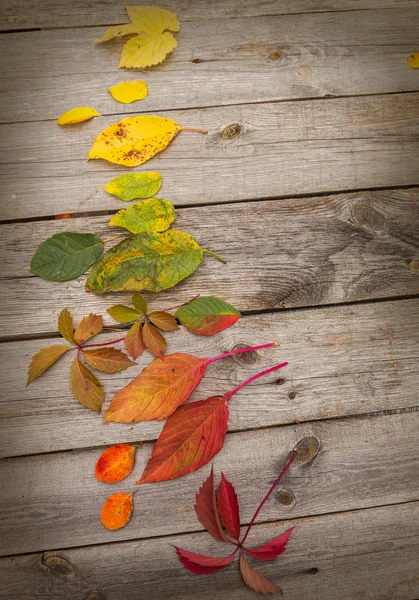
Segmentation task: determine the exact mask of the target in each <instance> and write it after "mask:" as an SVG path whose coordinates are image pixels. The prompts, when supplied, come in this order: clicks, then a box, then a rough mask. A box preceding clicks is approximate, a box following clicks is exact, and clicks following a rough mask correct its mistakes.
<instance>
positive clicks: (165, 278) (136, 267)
mask: <svg viewBox="0 0 419 600" xmlns="http://www.w3.org/2000/svg"><path fill="white" fill-rule="evenodd" d="M202 253H203V250H202V248H200V246H199V245H198V243H197V242H196V241H195V240H194V238H193V237H192V236H190V235H189V234H188V233H185V232H183V231H176V230H169V231H165V232H164V233H160V234H157V233H150V232H144V233H137V234H136V235H133V236H132V237H130V238H128V239H126V240H123V241H122V242H120V243H119V244H117V245H116V246H114V247H113V248H111V249H110V250H108V251H107V252H105V254H104V255H103V256H102V258H101V259H100V260H99V261H98V262H97V263H96V264H95V265H94V267H93V268H92V270H91V271H90V273H89V276H88V278H87V281H86V290H87V291H88V292H93V293H94V294H103V293H105V292H111V291H124V290H131V291H141V290H149V291H151V292H160V291H161V290H165V289H167V288H171V287H173V286H174V285H176V284H177V283H179V281H182V279H185V278H186V277H188V276H189V275H191V274H192V273H193V272H194V271H195V269H197V267H198V266H199V264H200V262H201V260H202Z"/></svg>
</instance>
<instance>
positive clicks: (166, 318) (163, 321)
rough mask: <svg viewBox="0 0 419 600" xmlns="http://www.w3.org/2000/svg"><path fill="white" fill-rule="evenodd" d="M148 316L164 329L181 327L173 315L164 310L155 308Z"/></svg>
mask: <svg viewBox="0 0 419 600" xmlns="http://www.w3.org/2000/svg"><path fill="white" fill-rule="evenodd" d="M147 316H148V318H149V319H150V321H151V322H152V323H153V325H155V326H156V327H158V328H159V329H162V330H163V331H176V329H179V325H178V324H177V321H176V319H175V317H174V316H173V315H171V314H170V313H168V312H165V311H163V310H155V311H153V312H151V313H149V314H148V315H147Z"/></svg>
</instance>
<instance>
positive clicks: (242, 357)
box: [231, 343, 258, 365]
mask: <svg viewBox="0 0 419 600" xmlns="http://www.w3.org/2000/svg"><path fill="white" fill-rule="evenodd" d="M250 345H251V344H242V343H238V344H236V345H235V346H233V347H232V349H231V350H241V349H242V348H248V347H249V346H250ZM232 358H234V360H236V361H237V362H238V363H239V364H241V365H254V364H255V363H256V362H258V353H257V352H256V350H250V351H249V352H242V353H241V354H234V355H233V356H232Z"/></svg>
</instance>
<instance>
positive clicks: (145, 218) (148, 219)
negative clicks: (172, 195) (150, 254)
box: [109, 198, 175, 233]
mask: <svg viewBox="0 0 419 600" xmlns="http://www.w3.org/2000/svg"><path fill="white" fill-rule="evenodd" d="M174 220H175V209H174V207H173V204H172V203H171V202H168V201H167V200H163V199H162V198H151V199H150V200H143V201H142V202H138V204H133V205H132V206H130V207H129V208H125V209H122V210H120V211H118V212H117V213H116V214H115V215H114V216H113V217H112V219H111V220H110V221H109V225H113V226H114V227H124V228H125V229H128V231H131V233H141V232H142V231H152V232H155V233H157V232H161V231H165V230H166V229H168V228H169V227H170V225H171V224H172V223H173V221H174Z"/></svg>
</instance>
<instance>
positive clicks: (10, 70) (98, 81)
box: [0, 2, 419, 122]
mask: <svg viewBox="0 0 419 600" xmlns="http://www.w3.org/2000/svg"><path fill="white" fill-rule="evenodd" d="M238 4H240V3H238ZM254 4H255V5H257V4H258V3H257V2H255V3H254ZM413 4H414V5H415V6H413V7H412V8H403V9H400V8H395V9H394V10H380V11H374V10H370V11H365V10H360V11H354V12H337V13H330V12H327V13H323V14H315V13H312V14H306V15H290V16H284V15H281V16H276V17H275V16H269V17H261V18H257V19H248V18H247V19H246V18H244V19H243V18H235V19H231V20H227V19H218V20H205V21H201V22H190V23H184V24H183V25H182V30H181V32H180V33H179V34H177V37H178V38H179V46H178V48H177V49H176V50H175V52H173V53H172V54H171V55H170V56H169V57H168V59H167V60H166V61H165V62H164V63H163V64H162V65H160V66H157V67H155V68H153V69H149V70H143V71H141V72H140V74H141V78H144V79H145V80H146V81H147V83H148V85H149V95H148V97H147V98H145V99H144V100H143V101H142V102H136V103H134V104H131V105H127V106H123V107H122V108H121V104H119V103H118V102H116V101H115V100H114V99H113V98H112V97H111V95H110V94H109V92H108V88H109V87H110V86H111V85H114V84H115V83H117V82H119V81H126V80H128V81H130V80H132V79H133V77H135V76H136V75H135V73H133V71H132V70H131V69H127V70H119V71H118V70H117V65H118V62H119V54H120V51H121V47H122V44H123V41H121V40H120V41H118V42H112V43H108V44H101V45H94V40H95V39H97V38H98V37H100V35H101V33H102V31H103V28H82V29H68V30H61V29H60V30H57V31H42V32H26V33H16V34H13V35H5V36H2V37H1V38H0V53H1V55H2V56H3V60H2V73H1V76H0V86H1V87H0V90H1V99H0V115H1V117H0V119H1V121H2V122H16V121H33V120H45V119H52V120H54V122H55V120H56V119H57V118H58V116H59V115H60V114H61V113H63V112H64V111H66V110H68V109H69V108H72V107H73V106H86V105H87V106H90V105H92V104H94V106H95V108H96V109H97V110H98V111H99V112H100V113H101V114H103V115H106V114H108V115H109V114H115V113H118V112H121V110H123V111H124V113H125V114H129V113H134V114H135V113H138V112H152V113H153V114H155V113H156V112H158V111H162V110H167V109H170V110H173V109H179V108H188V109H190V108H199V107H205V106H217V105H231V104H243V103H245V102H251V103H255V102H266V101H274V100H285V99H301V98H312V97H313V98H314V97H323V96H325V95H334V96H342V95H344V96H349V95H353V94H380V93H388V92H406V91H415V90H418V89H419V84H418V80H417V73H416V72H415V71H414V70H413V69H411V68H409V66H408V64H407V57H408V56H409V54H411V53H412V52H413V51H415V50H416V49H417V40H418V39H419V6H418V5H417V3H416V2H414V3H413ZM278 57H280V58H279V59H278ZM192 59H195V60H197V59H199V61H201V62H191V61H192ZM137 76H138V75H137ZM331 120H332V119H331Z"/></svg>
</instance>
